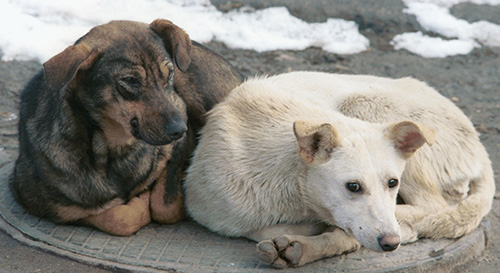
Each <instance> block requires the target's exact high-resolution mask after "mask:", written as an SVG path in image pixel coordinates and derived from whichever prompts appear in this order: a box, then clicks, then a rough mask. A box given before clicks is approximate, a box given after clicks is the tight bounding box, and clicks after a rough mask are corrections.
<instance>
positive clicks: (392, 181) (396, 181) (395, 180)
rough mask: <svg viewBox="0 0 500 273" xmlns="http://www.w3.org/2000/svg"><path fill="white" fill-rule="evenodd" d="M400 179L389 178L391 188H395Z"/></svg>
mask: <svg viewBox="0 0 500 273" xmlns="http://www.w3.org/2000/svg"><path fill="white" fill-rule="evenodd" d="M398 183H399V181H398V180H397V179H396V178H392V179H389V182H388V183H387V185H388V186H389V188H394V187H396V186H397V185H398Z"/></svg>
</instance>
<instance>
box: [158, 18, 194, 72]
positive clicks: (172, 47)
mask: <svg viewBox="0 0 500 273" xmlns="http://www.w3.org/2000/svg"><path fill="white" fill-rule="evenodd" d="M149 27H150V28H151V29H152V30H153V31H154V32H156V33H157V34H158V35H160V37H161V38H162V39H163V42H164V44H165V48H166V49H167V51H168V53H170V56H172V59H174V62H175V63H176V64H177V67H178V68H179V69H180V70H181V71H182V72H185V71H186V69H187V68H188V66H189V64H190V63H191V57H190V53H191V39H189V35H187V33H186V32H184V30H182V29H181V28H180V27H178V26H176V25H174V24H173V23H172V22H170V21H168V20H164V19H157V20H155V21H153V22H152V23H151V24H150V25H149Z"/></svg>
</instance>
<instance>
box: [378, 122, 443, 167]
mask: <svg viewBox="0 0 500 273" xmlns="http://www.w3.org/2000/svg"><path fill="white" fill-rule="evenodd" d="M386 136H387V137H388V138H389V139H390V140H391V141H393V142H394V145H395V147H396V149H397V150H398V151H399V152H400V153H401V154H402V155H403V157H404V158H405V159H408V158H409V157H410V156H412V155H413V153H415V151H416V150H417V149H418V148H420V147H422V145H424V143H427V144H429V145H432V144H434V139H435V132H434V129H432V128H430V127H427V126H425V125H422V124H421V125H417V124H416V123H414V122H411V121H402V122H398V123H393V124H391V125H389V126H388V127H387V129H386Z"/></svg>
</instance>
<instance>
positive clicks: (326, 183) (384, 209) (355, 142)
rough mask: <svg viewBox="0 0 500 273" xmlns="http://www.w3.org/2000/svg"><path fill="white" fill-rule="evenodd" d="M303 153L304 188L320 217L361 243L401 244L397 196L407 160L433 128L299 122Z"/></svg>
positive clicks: (389, 247) (382, 246) (408, 124)
mask: <svg viewBox="0 0 500 273" xmlns="http://www.w3.org/2000/svg"><path fill="white" fill-rule="evenodd" d="M294 133H295V136H296V138H297V142H298V144H299V156H300V158H301V159H302V161H303V162H304V163H305V164H306V165H307V166H308V172H307V181H306V185H305V192H306V194H308V195H309V196H308V198H307V199H308V200H312V201H311V202H312V204H311V205H312V206H314V207H315V209H316V210H317V212H318V213H319V214H320V216H321V217H322V218H323V219H324V220H325V221H326V222H328V223H329V224H332V225H335V226H338V227H340V228H342V229H343V230H344V231H345V232H347V233H348V234H350V235H352V236H354V237H355V238H356V239H357V240H358V241H359V242H360V243H361V244H362V245H364V246H365V247H367V248H370V249H373V250H376V251H393V250H396V249H397V248H398V247H399V244H400V230H399V225H398V222H397V220H396V216H395V211H396V197H397V192H398V189H399V180H400V178H401V175H402V173H403V171H404V168H405V165H406V160H407V159H408V158H409V157H410V156H411V155H412V154H413V153H414V152H415V151H416V150H417V149H418V148H420V147H421V146H422V145H423V144H424V143H425V142H427V143H428V144H432V143H433V141H434V131H433V130H432V129H429V128H427V127H425V126H422V125H417V124H415V123H413V122H409V121H403V122H399V123H393V124H388V125H381V124H370V123H366V122H355V124H351V125H349V126H347V125H343V126H335V125H332V124H329V123H323V124H322V123H317V122H307V121H296V122H295V123H294Z"/></svg>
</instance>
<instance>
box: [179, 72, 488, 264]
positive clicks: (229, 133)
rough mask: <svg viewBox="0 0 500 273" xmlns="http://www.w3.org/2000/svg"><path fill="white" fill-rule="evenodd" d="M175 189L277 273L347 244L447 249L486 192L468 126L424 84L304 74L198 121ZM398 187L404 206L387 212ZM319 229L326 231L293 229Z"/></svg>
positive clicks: (193, 210) (252, 88)
mask: <svg viewBox="0 0 500 273" xmlns="http://www.w3.org/2000/svg"><path fill="white" fill-rule="evenodd" d="M425 143H427V144H425ZM431 145H432V146H431ZM417 149H418V150H417ZM395 180H396V181H397V180H399V181H400V183H399V184H398V186H394V184H392V185H393V186H394V187H391V186H389V185H391V181H395ZM184 186H185V192H186V206H187V210H188V212H189V213H190V215H191V216H192V217H193V218H194V219H195V220H197V221H198V222H200V223H201V224H203V225H205V226H207V227H208V228H209V229H211V230H213V231H215V232H218V233H221V234H224V235H229V236H245V237H248V238H251V239H253V240H256V241H260V243H259V245H258V246H257V253H258V256H259V258H260V259H261V260H262V261H263V262H266V263H268V264H271V265H272V266H274V267H277V268H284V267H288V266H298V265H302V264H305V263H307V262H311V261H314V260H317V259H320V258H323V257H328V256H332V255H337V254H340V253H343V252H347V251H354V250H356V249H357V248H359V243H357V241H359V242H360V243H361V244H362V245H364V246H365V247H368V248H371V249H374V250H382V249H383V250H385V251H390V250H394V249H395V248H397V246H398V245H399V242H402V243H406V242H411V241H414V240H416V239H417V238H419V237H430V238H443V237H444V238H457V237H459V236H462V235H464V234H466V233H468V232H470V231H471V230H473V229H474V228H476V227H477V225H478V224H479V222H480V221H481V219H482V218H483V217H484V216H485V215H486V214H487V213H488V211H489V210H490V208H491V203H492V199H493V194H494V192H495V186H494V181H493V173H492V168H491V162H490V160H489V158H488V155H487V153H486V151H485V149H484V147H483V146H482V145H481V143H480V141H479V138H478V136H477V133H476V132H475V130H474V127H473V125H472V124H471V122H470V121H469V120H468V119H467V117H466V116H465V115H464V114H463V113H462V112H461V111H460V110H459V109H458V108H457V107H456V106H454V105H453V103H452V102H450V101H449V100H447V99H446V98H444V97H443V96H441V95H440V94H439V93H438V92H436V91H435V90H434V89H432V88H430V87H429V86H427V85H426V84H425V83H422V82H420V81H417V80H414V79H411V78H403V79H397V80H393V79H386V78H379V77H373V76H349V75H335V74H326V73H314V72H294V73H288V74H282V75H278V76H274V77H269V78H267V79H252V80H248V81H247V82H245V83H243V84H242V85H240V86H239V87H238V88H236V89H235V90H233V92H232V93H231V94H230V95H229V96H228V97H227V98H226V99H225V100H224V101H223V102H222V103H220V104H219V105H217V106H216V107H215V108H214V109H213V110H212V111H211V112H210V113H209V116H208V119H207V125H206V126H205V127H204V128H203V130H202V135H201V139H200V142H199V145H198V147H197V149H196V152H195V155H194V157H193V160H192V165H191V166H190V168H189V170H188V175H187V177H186V180H185V184H184ZM357 187H359V189H362V190H359V191H357ZM398 188H399V194H400V196H401V197H402V199H403V200H404V202H405V204H404V205H398V206H396V194H397V192H398ZM395 216H396V217H397V220H396V217H395ZM318 222H322V223H326V224H328V225H330V226H331V228H329V229H327V230H326V231H325V232H323V233H321V234H319V235H318V233H317V232H318V229H315V228H312V227H311V228H304V225H305V226H307V225H315V224H316V223H318ZM398 223H399V225H398ZM334 226H337V227H340V228H341V229H338V228H337V229H335V228H333V227H334ZM318 236H319V237H318ZM353 237H354V238H355V239H354V238H353Z"/></svg>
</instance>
